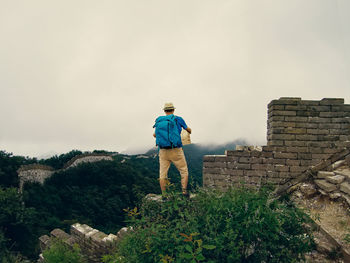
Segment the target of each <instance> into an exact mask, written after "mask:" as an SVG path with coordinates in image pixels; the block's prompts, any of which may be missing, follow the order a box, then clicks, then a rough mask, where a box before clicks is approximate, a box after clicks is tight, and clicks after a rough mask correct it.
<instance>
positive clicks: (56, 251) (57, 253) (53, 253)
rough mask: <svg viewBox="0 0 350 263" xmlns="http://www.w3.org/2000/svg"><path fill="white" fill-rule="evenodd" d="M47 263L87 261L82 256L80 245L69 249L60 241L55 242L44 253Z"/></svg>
mask: <svg viewBox="0 0 350 263" xmlns="http://www.w3.org/2000/svg"><path fill="white" fill-rule="evenodd" d="M43 256H44V262H45V263H62V262H64V263H84V262H86V261H85V259H84V258H83V257H82V255H81V254H80V248H79V246H78V245H74V246H73V248H69V247H68V246H67V245H66V244H64V243H63V242H62V241H60V240H55V242H54V243H53V244H52V245H51V246H50V247H49V248H48V249H46V250H44V251H43Z"/></svg>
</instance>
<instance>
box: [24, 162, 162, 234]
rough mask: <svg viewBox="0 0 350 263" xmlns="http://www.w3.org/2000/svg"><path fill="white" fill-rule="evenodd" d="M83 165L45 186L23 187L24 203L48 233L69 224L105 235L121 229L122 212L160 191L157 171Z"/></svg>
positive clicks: (106, 164) (116, 165) (112, 164)
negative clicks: (83, 225) (148, 194)
mask: <svg viewBox="0 0 350 263" xmlns="http://www.w3.org/2000/svg"><path fill="white" fill-rule="evenodd" d="M120 161H121V160H120V158H119V159H118V158H116V159H115V160H114V161H101V162H98V163H84V164H81V165H79V166H77V167H74V168H71V169H68V170H64V171H60V172H58V173H56V174H54V175H53V176H52V177H51V178H49V179H47V180H46V182H45V184H44V185H43V186H42V185H39V184H26V185H25V187H24V192H23V200H24V202H25V204H26V206H27V207H34V208H35V209H36V211H37V212H38V213H39V214H40V218H41V219H40V225H41V226H42V227H43V229H46V231H47V232H49V231H51V230H52V229H53V228H56V227H63V228H65V227H67V228H68V227H69V225H70V224H71V223H72V222H80V223H86V224H89V225H91V226H92V227H94V228H98V229H99V230H101V231H104V232H116V231H118V230H119V229H120V228H121V227H123V226H124V218H125V216H124V213H123V209H124V208H127V207H132V206H135V205H137V204H138V202H139V201H140V198H141V196H142V197H143V196H145V195H146V194H147V193H149V192H157V191H159V183H158V180H157V177H158V171H157V170H156V171H155V172H153V173H151V172H148V173H141V171H140V170H138V169H135V168H134V167H133V166H132V165H130V164H129V163H128V162H125V163H121V162H120Z"/></svg>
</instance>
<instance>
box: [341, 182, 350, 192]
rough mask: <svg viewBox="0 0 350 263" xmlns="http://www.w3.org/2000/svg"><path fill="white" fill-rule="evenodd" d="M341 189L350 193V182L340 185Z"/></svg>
mask: <svg viewBox="0 0 350 263" xmlns="http://www.w3.org/2000/svg"><path fill="white" fill-rule="evenodd" d="M340 191H342V192H344V193H347V194H349V195H350V184H349V183H348V182H344V183H342V184H341V185H340Z"/></svg>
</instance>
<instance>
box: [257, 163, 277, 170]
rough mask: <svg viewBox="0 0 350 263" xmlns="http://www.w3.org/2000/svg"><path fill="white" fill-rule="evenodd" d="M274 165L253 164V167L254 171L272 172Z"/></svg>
mask: <svg viewBox="0 0 350 263" xmlns="http://www.w3.org/2000/svg"><path fill="white" fill-rule="evenodd" d="M272 167H273V166H272V165H270V164H253V165H252V170H265V171H266V170H271V169H272Z"/></svg>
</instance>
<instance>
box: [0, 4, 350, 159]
mask: <svg viewBox="0 0 350 263" xmlns="http://www.w3.org/2000/svg"><path fill="white" fill-rule="evenodd" d="M0 6H1V8H0V40H1V41H0V89H1V96H0V125H1V126H0V127H1V129H0V149H1V150H6V151H7V152H13V153H14V154H20V155H26V156H31V157H34V156H42V155H44V154H47V153H52V152H55V153H64V152H68V151H70V150H72V149H80V150H82V151H86V150H94V149H105V150H111V151H125V150H129V151H131V150H132V151H135V149H146V148H149V147H152V146H154V139H153V137H152V133H153V129H152V126H153V124H154V120H155V118H156V117H157V116H158V115H162V114H163V112H162V107H163V105H164V103H165V102H173V103H174V105H175V107H176V108H177V109H176V114H177V115H180V116H182V117H183V118H184V119H185V121H186V122H187V124H188V126H189V127H191V128H192V130H193V134H192V141H193V142H196V143H223V142H228V141H233V140H235V139H238V138H244V139H246V140H247V141H249V142H250V143H251V144H258V145H263V144H266V120H267V104H268V103H269V101H271V100H272V99H277V98H279V97H285V96H293V97H302V98H303V99H314V100H319V99H322V98H324V97H341V98H345V103H348V104H350V87H349V84H350V74H349V73H350V48H349V47H350V26H349V25H350V16H349V12H350V1H348V0H307V1H305V0H299V1H298V0H274V1H273V0H255V1H253V0H210V1H209V0H196V1H194V0H171V1H170V0H138V1H137V0H124V1H118V0H110V1H88V0H75V1H74V0H69V1H67V0H60V1H48V0H31V1H27V0H21V1H18V0H0Z"/></svg>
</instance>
